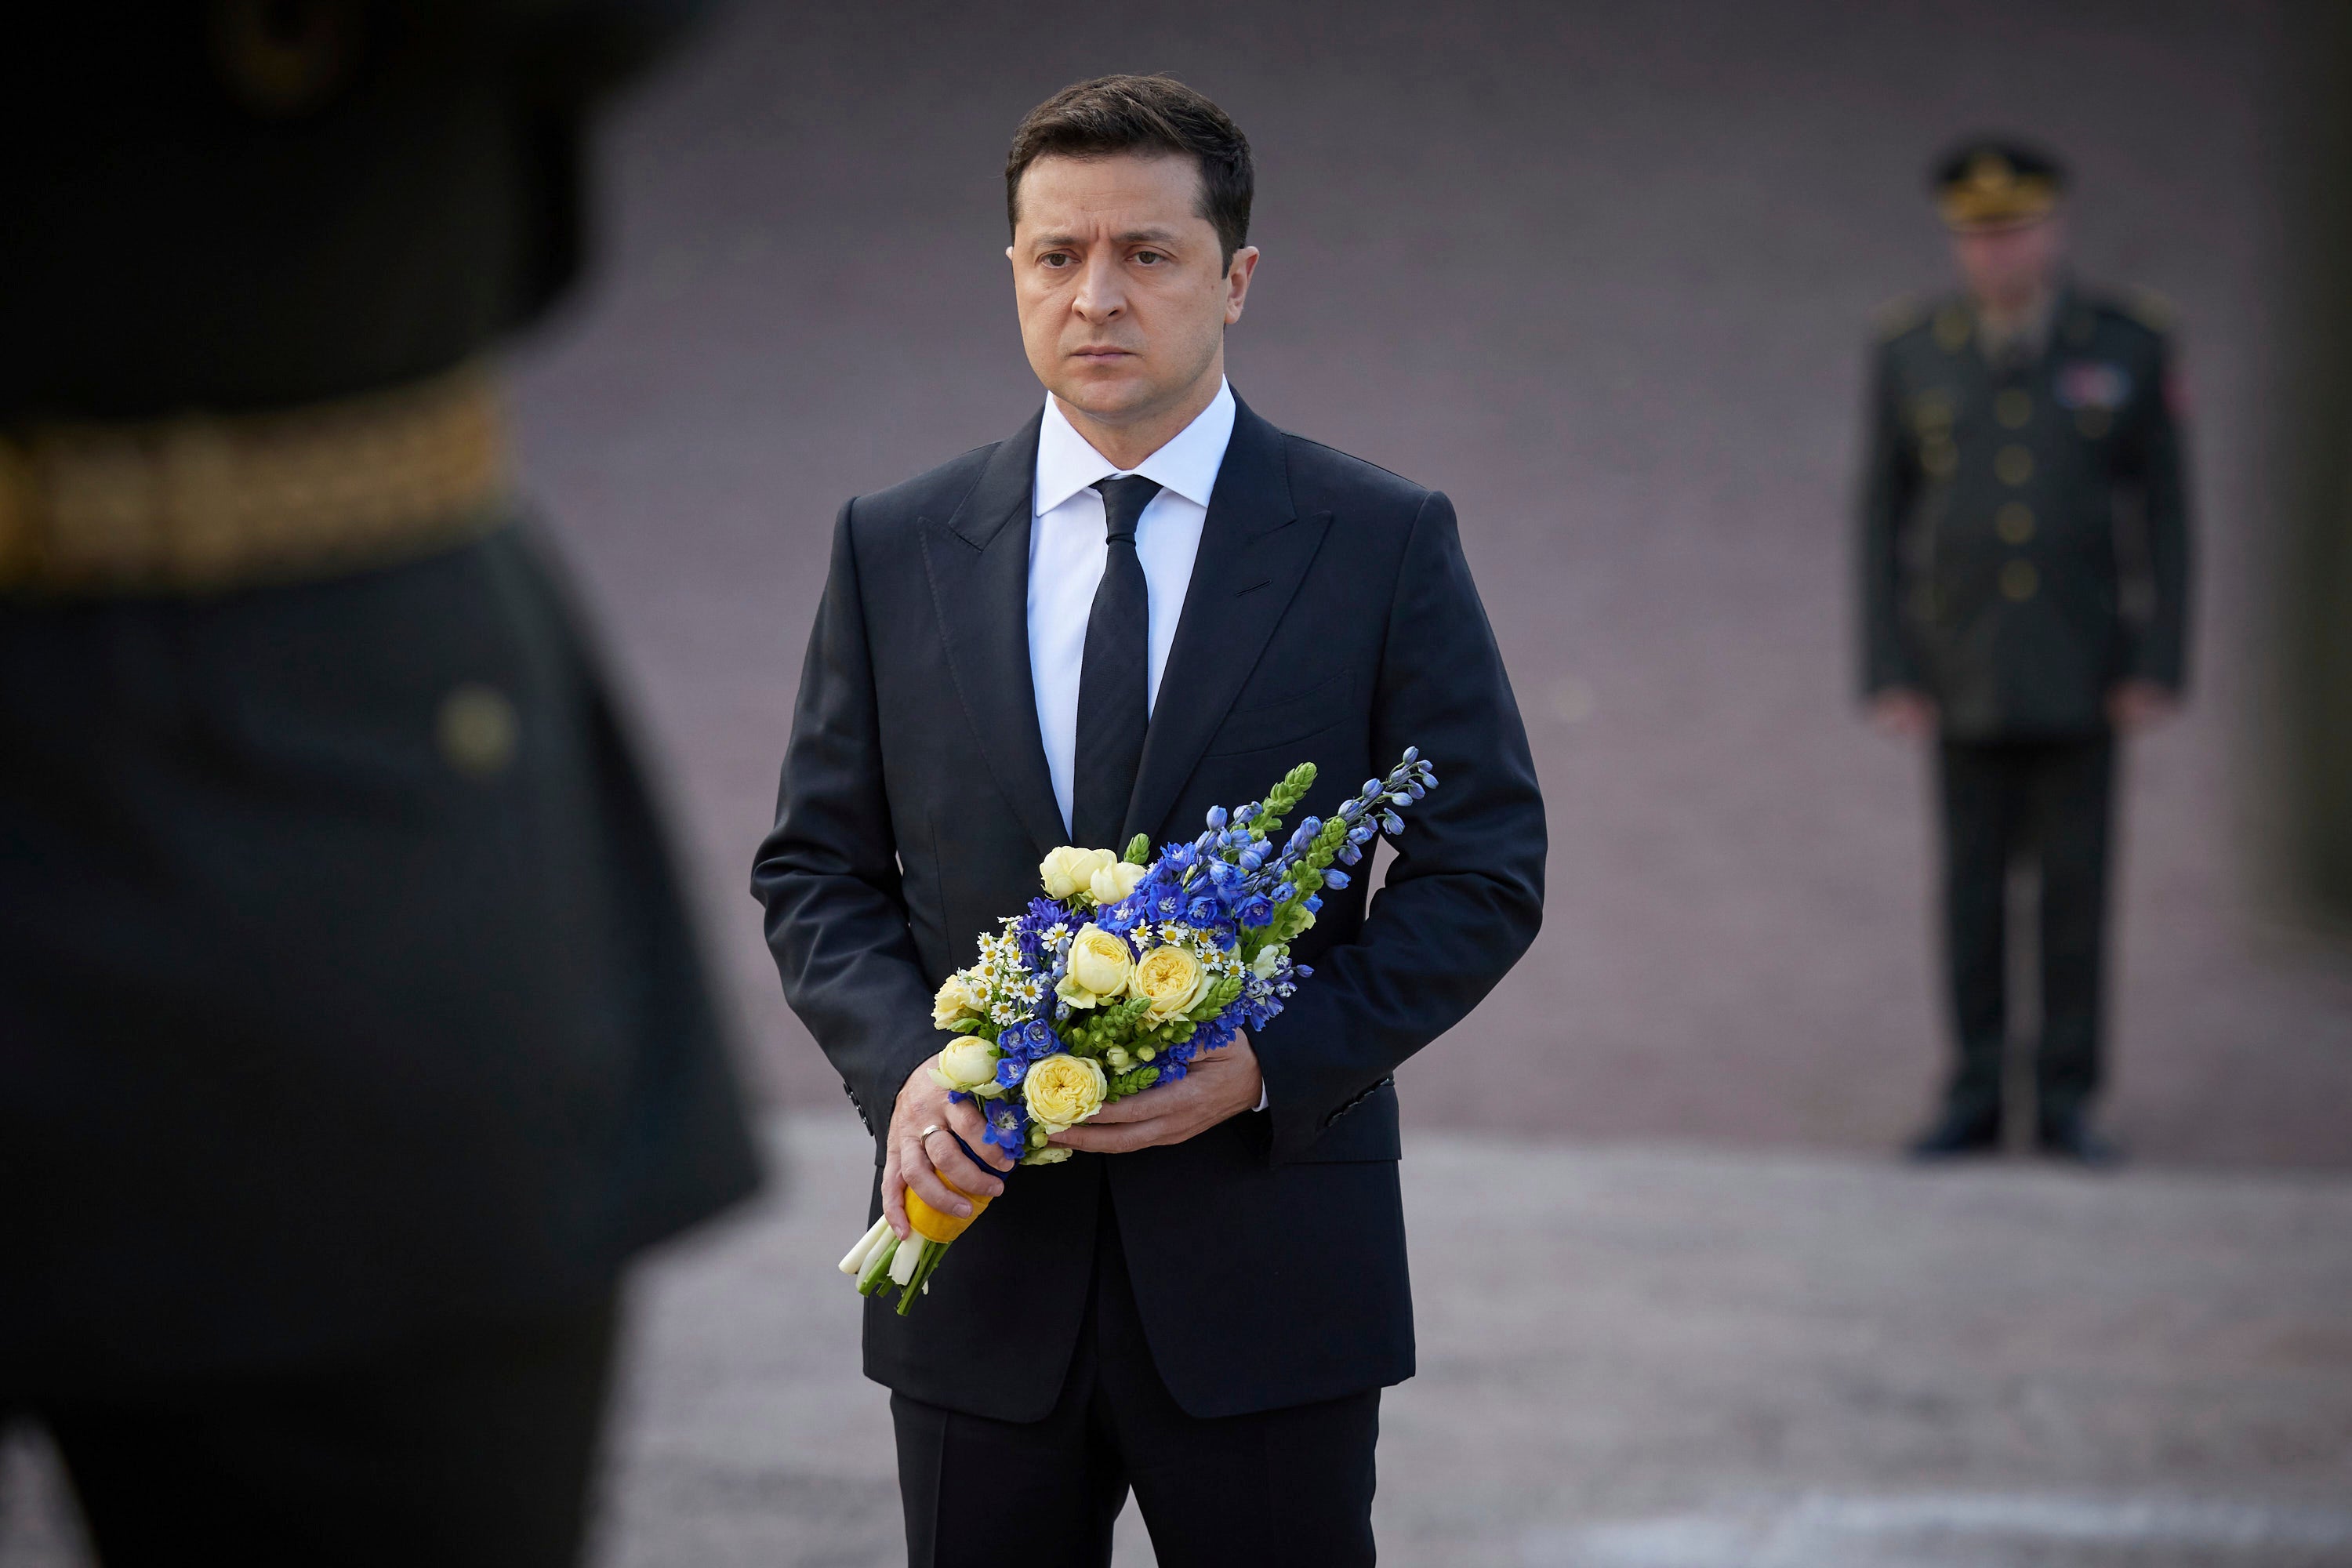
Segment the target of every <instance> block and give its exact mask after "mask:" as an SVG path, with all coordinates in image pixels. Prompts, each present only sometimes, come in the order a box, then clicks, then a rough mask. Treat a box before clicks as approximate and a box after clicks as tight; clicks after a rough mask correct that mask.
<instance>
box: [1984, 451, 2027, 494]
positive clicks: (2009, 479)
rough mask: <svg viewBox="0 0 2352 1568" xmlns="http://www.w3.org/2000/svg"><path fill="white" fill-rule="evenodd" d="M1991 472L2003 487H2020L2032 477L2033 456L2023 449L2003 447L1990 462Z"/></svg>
mask: <svg viewBox="0 0 2352 1568" xmlns="http://www.w3.org/2000/svg"><path fill="white" fill-rule="evenodd" d="M1992 471H1993V472H1994V473H1995V474H1996V475H1998V476H1999V477H2000V482H2001V483H2002V484H2005V485H2021V484H2023V483H2024V482H2025V481H2026V480H2028V479H2032V477H2033V454H2032V452H2031V451H2029V450H2027V449H2026V448H2025V447H2002V448H2001V449H2000V455H1999V456H1997V457H1995V458H1993V460H1992Z"/></svg>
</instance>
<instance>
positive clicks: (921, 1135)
mask: <svg viewBox="0 0 2352 1568" xmlns="http://www.w3.org/2000/svg"><path fill="white" fill-rule="evenodd" d="M939 1130H940V1124H939V1123H938V1122H936V1121H934V1122H932V1123H931V1124H930V1125H929V1127H926V1128H924V1129H923V1130H922V1131H920V1132H918V1133H916V1134H915V1142H918V1143H919V1142H922V1141H923V1140H924V1139H926V1138H929V1136H930V1135H931V1134H932V1133H934V1132H937V1131H939Z"/></svg>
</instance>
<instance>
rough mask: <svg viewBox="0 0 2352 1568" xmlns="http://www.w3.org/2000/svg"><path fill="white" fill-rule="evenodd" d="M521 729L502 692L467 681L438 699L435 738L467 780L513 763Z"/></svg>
mask: <svg viewBox="0 0 2352 1568" xmlns="http://www.w3.org/2000/svg"><path fill="white" fill-rule="evenodd" d="M520 728H521V726H520V723H519V722H518V721H517V720H516V718H515V708H514V704H513V703H512V702H510V701H509V700H508V699H507V695H506V693H505V692H503V691H500V690H499V689H498V688H496V687H494V686H484V685H481V684H480V683H478V682H476V681H467V683H466V684H464V685H463V686H459V687H457V688H454V689H452V690H451V691H450V693H449V695H448V696H446V697H445V698H443V699H442V700H441V715H440V719H439V721H437V722H436V725H435V726H434V738H435V739H436V741H437V742H439V743H440V747H441V756H442V760H443V761H445V762H446V763H448V764H449V766H450V767H451V768H453V769H455V770H456V771H457V772H458V773H463V774H465V775H466V776H467V778H470V779H488V778H494V777H496V776H497V775H498V774H499V773H504V772H506V771H507V769H508V768H509V766H511V765H512V764H513V763H514V756H515V741H516V736H517V734H518V732H519V731H520Z"/></svg>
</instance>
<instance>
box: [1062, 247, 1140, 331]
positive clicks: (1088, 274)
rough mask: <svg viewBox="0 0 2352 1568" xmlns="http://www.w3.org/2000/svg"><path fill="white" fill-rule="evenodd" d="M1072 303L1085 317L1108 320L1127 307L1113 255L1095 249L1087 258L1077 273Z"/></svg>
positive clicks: (1115, 259) (1125, 295) (1124, 290)
mask: <svg viewBox="0 0 2352 1568" xmlns="http://www.w3.org/2000/svg"><path fill="white" fill-rule="evenodd" d="M1073 306H1074V308H1075V309H1076V311H1077V312H1078V314H1079V315H1081V316H1083V317H1084V318H1086V319H1087V321H1109V320H1110V319H1111V318H1112V317H1114V316H1116V315H1118V313H1119V312H1120V311H1121V310H1125V309H1126V308H1127V291H1126V289H1124V288H1123V287H1122V286H1121V279H1120V278H1119V271H1118V258H1117V257H1115V256H1105V255H1101V254H1099V253H1097V255H1094V256H1090V257H1088V258H1087V261H1086V264H1085V267H1084V268H1083V270H1081V271H1080V272H1079V274H1078V292H1077V297H1076V300H1074V301H1073Z"/></svg>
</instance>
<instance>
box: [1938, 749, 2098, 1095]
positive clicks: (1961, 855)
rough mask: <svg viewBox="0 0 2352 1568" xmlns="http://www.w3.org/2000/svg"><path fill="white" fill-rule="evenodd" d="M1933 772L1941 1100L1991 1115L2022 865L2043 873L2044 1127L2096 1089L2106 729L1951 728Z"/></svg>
mask: <svg viewBox="0 0 2352 1568" xmlns="http://www.w3.org/2000/svg"><path fill="white" fill-rule="evenodd" d="M1939 773H1940V782H1941V785H1942V795H1943V810H1944V918H1945V941H1946V945H1947V953H1948V961H1949V965H1950V978H1951V997H1952V1011H1953V1019H1954V1037H1955V1040H1956V1043H1957V1045H1958V1060H1957V1062H1956V1063H1955V1065H1954V1068H1953V1071H1952V1078H1951V1082H1950V1087H1949V1089H1948V1094H1947V1100H1946V1105H1947V1109H1948V1111H1949V1112H1950V1113H1951V1114H1952V1115H1954V1116H1956V1117H1958V1118H1962V1119H1967V1120H1971V1121H1979V1122H1980V1123H1981V1124H1982V1125H1984V1126H1986V1127H1988V1128H1990V1127H1991V1126H1993V1125H1995V1124H1997V1123H1998V1121H1999V1119H2000V1104H2001V1079H2002V1066H2003V1059H2004V1057H2005V1055H2006V1047H2007V1041H2008V1033H2009V997H2008V954H2009V929H2008V926H2009V921H2008V908H2009V900H2008V879H2009V873H2010V870H2011V868H2012V867H2013V866H2016V865H2019V864H2021V863H2023V864H2027V865H2031V866H2032V867H2034V868H2036V869H2037V870H2038V871H2039V873H2040V879H2041V916H2040V925H2041V954H2040V959H2041V963H2040V969H2041V980H2042V1029H2041V1037H2040V1039H2039V1040H2038V1041H2037V1042H2036V1047H2035V1050H2034V1054H2033V1075H2034V1084H2035V1090H2036V1106H2037V1113H2038V1117H2039V1120H2040V1121H2041V1123H2042V1126H2043V1127H2044V1128H2045V1129H2046V1128H2048V1127H2049V1126H2051V1125H2052V1124H2053V1122H2055V1121H2059V1120H2061V1119H2063V1118H2066V1117H2070V1116H2074V1115H2076V1114H2079V1113H2080V1112H2082V1111H2083V1110H2084V1109H2085V1108H2086V1107H2087V1105H2088V1104H2089V1101H2090V1100H2091V1097H2092V1096H2093V1095H2094V1094H2095V1092H2096V1091H2097V1089H2098V1087H2099V1075H2100V1054H2101V1051H2100V1044H2101V1042H2100V1002H2101V998H2100V992H2101V966H2102V957H2103V953H2104V952H2105V936H2106V897H2107V845H2108V837H2109V823H2110V818H2111V816H2112V808H2113V802H2114V794H2115V742H2114V738H2113V737H2112V736H2111V735H2110V734H2108V733H2106V732H2105V731H2102V732H2100V733H2097V734H2095V735H2088V736H2068V737H2063V738H2055V739H2046V740H2020V741H1991V742H1961V741H1950V740H1948V741H1946V742H1944V743H1943V746H1942V748H1941V766H1940V768H1939Z"/></svg>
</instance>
